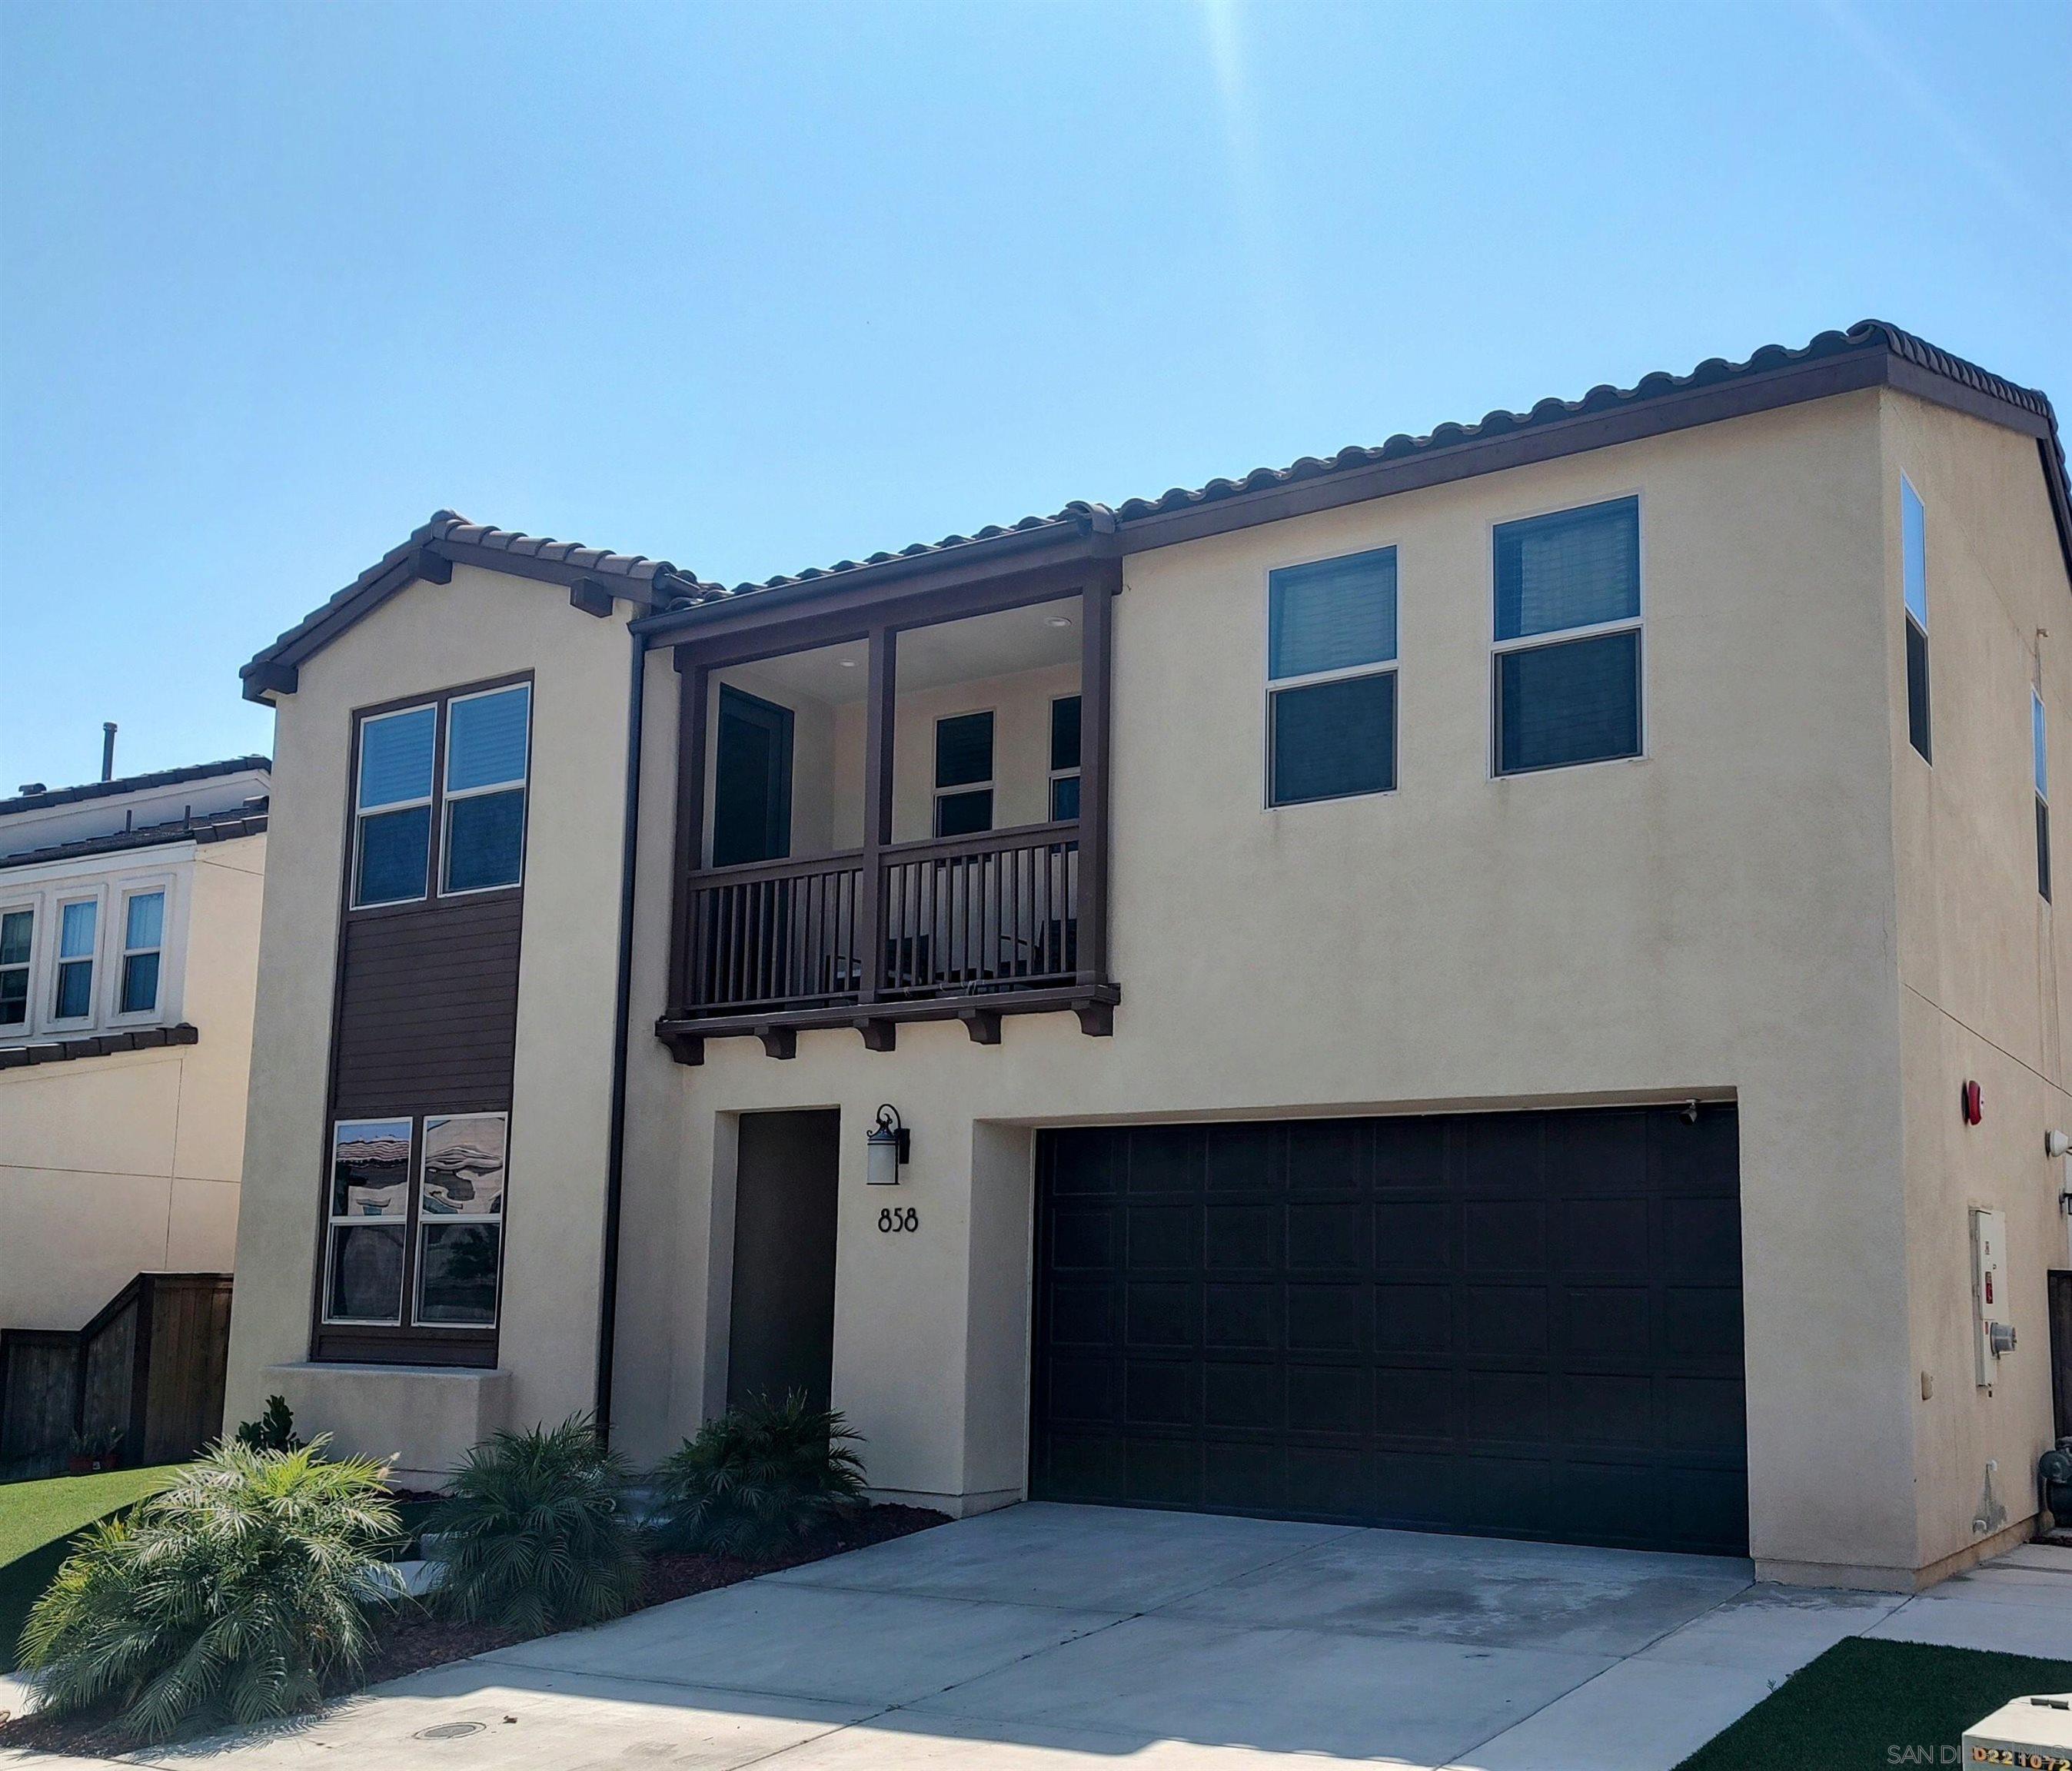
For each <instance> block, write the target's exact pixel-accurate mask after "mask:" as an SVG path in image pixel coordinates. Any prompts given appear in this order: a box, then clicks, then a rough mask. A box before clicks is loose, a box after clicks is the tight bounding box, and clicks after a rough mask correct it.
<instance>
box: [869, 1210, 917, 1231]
mask: <svg viewBox="0 0 2072 1771" xmlns="http://www.w3.org/2000/svg"><path fill="white" fill-rule="evenodd" d="M920 1227H921V1215H920V1214H919V1212H917V1211H916V1210H915V1209H914V1208H913V1207H912V1206H903V1207H902V1206H886V1208H885V1209H884V1210H882V1211H881V1212H879V1213H878V1235H881V1236H889V1235H894V1234H896V1233H898V1232H899V1231H907V1230H919V1228H920Z"/></svg>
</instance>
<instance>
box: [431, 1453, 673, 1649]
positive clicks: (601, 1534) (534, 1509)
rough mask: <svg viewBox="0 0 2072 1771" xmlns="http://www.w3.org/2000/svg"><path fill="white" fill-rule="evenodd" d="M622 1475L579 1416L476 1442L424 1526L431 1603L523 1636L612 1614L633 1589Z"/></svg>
mask: <svg viewBox="0 0 2072 1771" xmlns="http://www.w3.org/2000/svg"><path fill="white" fill-rule="evenodd" d="M628 1479H629V1473H628V1471H627V1467H626V1463H625V1461H624V1459H623V1458H621V1457H619V1456H618V1455H617V1454H616V1453H612V1452H610V1451H607V1450H606V1448H605V1447H604V1445H603V1444H602V1441H601V1440H599V1439H598V1436H597V1433H596V1432H595V1430H594V1428H592V1426H591V1425H590V1422H589V1420H586V1418H584V1417H583V1416H580V1415H578V1416H571V1417H570V1418H569V1420H565V1421H564V1422H562V1424H561V1425H560V1426H558V1427H557V1428H554V1429H553V1431H552V1432H549V1431H548V1430H546V1429H545V1428H542V1427H535V1428H532V1431H531V1432H523V1433H510V1432H500V1433H499V1434H497V1435H496V1436H495V1438H494V1439H491V1440H489V1441H488V1442H487V1444H480V1445H477V1446H476V1447H475V1449H474V1450H473V1451H471V1452H470V1453H468V1454H467V1461H466V1462H465V1463H464V1464H463V1465H462V1466H461V1468H460V1470H459V1472H458V1473H457V1474H456V1475H455V1476H454V1481H453V1498H451V1499H450V1500H449V1501H448V1502H446V1504H445V1505H444V1506H442V1507H440V1508H439V1509H438V1510H437V1511H436V1512H435V1513H434V1514H432V1516H431V1517H430V1518H429V1519H427V1520H426V1522H425V1536H426V1543H425V1552H426V1555H427V1557H428V1558H430V1560H431V1561H432V1562H433V1563H434V1564H435V1566H436V1568H437V1572H438V1584H436V1585H435V1586H434V1588H433V1597H434V1600H435V1602H436V1603H437V1605H438V1608H439V1609H441V1610H442V1611H444V1612H445V1613H447V1614H448V1615H449V1616H451V1617H461V1618H465V1619H467V1621H471V1622H475V1623H487V1624H494V1625H497V1626H499V1627H500V1628H502V1629H517V1630H524V1631H527V1632H529V1633H534V1634H537V1633H540V1632H541V1631H544V1630H548V1629H566V1628H569V1627H570V1626H572V1625H577V1624H590V1623H601V1622H602V1621H604V1620H605V1619H606V1618H607V1617H617V1616H618V1615H619V1613H621V1612H623V1611H624V1610H625V1609H627V1607H628V1606H629V1605H631V1604H632V1602H633V1600H634V1599H635V1596H637V1595H638V1594H639V1590H640V1573H641V1563H640V1556H639V1549H638V1547H637V1544H636V1542H635V1529H634V1524H633V1520H632V1518H631V1514H629V1513H628V1511H627V1505H626V1487H627V1481H628Z"/></svg>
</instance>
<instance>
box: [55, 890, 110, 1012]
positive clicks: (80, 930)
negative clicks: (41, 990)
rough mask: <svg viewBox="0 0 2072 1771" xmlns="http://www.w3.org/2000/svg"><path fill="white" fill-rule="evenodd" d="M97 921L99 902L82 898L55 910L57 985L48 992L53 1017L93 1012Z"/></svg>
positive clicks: (99, 915)
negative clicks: (56, 919) (56, 917)
mask: <svg viewBox="0 0 2072 1771" xmlns="http://www.w3.org/2000/svg"><path fill="white" fill-rule="evenodd" d="M100 924H101V904H100V901H99V900H98V899H97V898H77V899H75V900H74V901H73V902H71V903H69V904H66V905H63V906H60V908H59V910H58V975H57V988H56V990H55V991H54V992H52V1001H51V1019H52V1020H53V1021H84V1020H85V1019H87V1018H88V1017H89V1016H91V1015H92V1014H93V947H94V936H95V933H96V931H97V930H98V928H99V927H100Z"/></svg>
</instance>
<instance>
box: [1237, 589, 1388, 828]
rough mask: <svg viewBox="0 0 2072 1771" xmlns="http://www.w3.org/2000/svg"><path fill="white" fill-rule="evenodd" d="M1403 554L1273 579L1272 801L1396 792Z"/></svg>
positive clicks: (1269, 651) (1269, 646) (1269, 661)
mask: <svg viewBox="0 0 2072 1771" xmlns="http://www.w3.org/2000/svg"><path fill="white" fill-rule="evenodd" d="M1266 621H1267V643H1266V674H1267V690H1266V729H1267V746H1266V747H1267V762H1266V777H1267V780H1266V788H1267V791H1266V800H1267V803H1268V805H1272V806H1289V805H1302V804H1305V803H1309V802H1310V801H1313V800H1318V799H1347V798H1350V797H1351V796H1352V795H1356V794H1368V793H1389V792H1392V791H1394V790H1395V787H1396V671H1397V664H1398V660H1397V657H1396V549H1394V548H1380V549H1375V551H1374V552H1372V553H1354V554H1348V555H1346V556H1345V557H1342V558H1339V559H1335V560H1319V561H1315V562H1314V563H1313V564H1310V565H1295V566H1285V567H1283V568H1282V569H1280V570H1279V571H1277V572H1275V573H1272V574H1270V575H1269V577H1268V580H1267V618H1266Z"/></svg>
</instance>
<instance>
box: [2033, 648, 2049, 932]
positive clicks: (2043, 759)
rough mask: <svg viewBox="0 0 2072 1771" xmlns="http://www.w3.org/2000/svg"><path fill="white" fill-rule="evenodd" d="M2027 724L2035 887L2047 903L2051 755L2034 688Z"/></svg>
mask: <svg viewBox="0 0 2072 1771" xmlns="http://www.w3.org/2000/svg"><path fill="white" fill-rule="evenodd" d="M2044 737H2045V728H2044V723H2043V696H2042V695H2041V693H2040V692H2038V691H2037V690H2036V689H2033V688H2032V689H2031V690H2030V691H2029V743H2030V747H2031V749H2032V750H2033V757H2032V758H2031V770H2032V773H2033V776H2034V780H2035V787H2036V889H2037V890H2038V891H2039V892H2041V893H2042V894H2043V901H2044V902H2045V903H2046V904H2047V903H2049V902H2050V758H2049V754H2047V752H2046V750H2045V744H2044Z"/></svg>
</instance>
